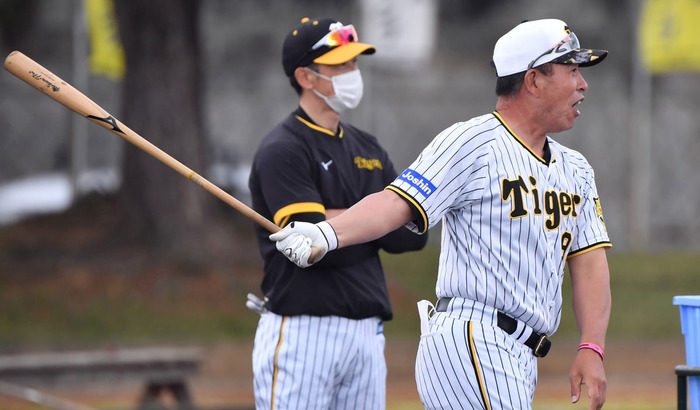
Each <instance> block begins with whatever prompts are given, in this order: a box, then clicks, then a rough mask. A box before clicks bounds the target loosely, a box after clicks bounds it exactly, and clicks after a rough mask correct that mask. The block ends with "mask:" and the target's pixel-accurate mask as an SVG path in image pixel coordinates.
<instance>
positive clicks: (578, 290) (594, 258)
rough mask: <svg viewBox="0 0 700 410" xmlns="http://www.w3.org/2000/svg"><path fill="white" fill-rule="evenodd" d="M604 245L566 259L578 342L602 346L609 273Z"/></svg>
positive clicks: (608, 297) (605, 330)
mask: <svg viewBox="0 0 700 410" xmlns="http://www.w3.org/2000/svg"><path fill="white" fill-rule="evenodd" d="M605 252H606V251H605V250H604V249H596V250H593V251H591V252H588V253H586V254H583V255H579V256H576V257H574V258H572V259H571V260H570V261H569V268H570V271H571V285H572V291H573V306H574V314H575V315H576V321H577V323H578V326H579V330H580V332H581V342H588V343H595V344H597V345H599V346H600V347H604V346H605V335H606V333H607V329H608V322H609V319H610V306H611V296H610V273H609V269H608V262H607V259H606V254H605Z"/></svg>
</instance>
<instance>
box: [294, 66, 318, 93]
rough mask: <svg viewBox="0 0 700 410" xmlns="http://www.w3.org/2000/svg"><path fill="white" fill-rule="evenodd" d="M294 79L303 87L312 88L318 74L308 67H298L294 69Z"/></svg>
mask: <svg viewBox="0 0 700 410" xmlns="http://www.w3.org/2000/svg"><path fill="white" fill-rule="evenodd" d="M294 79H296V80H297V84H299V86H300V87H301V88H303V89H309V90H310V89H312V88H314V84H315V83H316V76H315V75H313V74H312V73H310V72H309V70H308V69H307V68H306V67H297V68H296V69H295V70H294Z"/></svg>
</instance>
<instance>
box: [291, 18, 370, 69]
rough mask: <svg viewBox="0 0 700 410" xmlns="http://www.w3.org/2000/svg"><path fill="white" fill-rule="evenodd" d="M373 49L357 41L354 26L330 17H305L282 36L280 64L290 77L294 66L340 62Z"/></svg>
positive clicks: (368, 52)
mask: <svg viewBox="0 0 700 410" xmlns="http://www.w3.org/2000/svg"><path fill="white" fill-rule="evenodd" d="M374 52H375V48H374V46H372V45H370V44H365V43H360V42H358V41H357V32H356V31H355V27H354V26H352V25H343V23H341V22H339V21H337V20H333V19H330V18H314V19H310V18H308V17H304V18H303V19H301V23H299V24H298V25H297V26H296V27H294V28H293V29H292V30H291V31H290V32H289V34H287V37H286V38H285V39H284V44H283V45H282V67H283V68H284V73H285V74H286V75H287V77H292V75H293V74H294V70H295V69H296V68H297V67H305V66H307V65H309V64H311V63H318V64H328V65H335V64H343V63H345V62H347V61H350V60H352V59H353V58H355V57H357V56H358V55H360V54H374Z"/></svg>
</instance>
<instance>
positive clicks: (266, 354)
mask: <svg viewBox="0 0 700 410" xmlns="http://www.w3.org/2000/svg"><path fill="white" fill-rule="evenodd" d="M253 375H254V389H255V407H256V409H274V410H277V409H348V410H350V409H353V410H354V409H380V410H381V409H384V408H385V406H386V362H385V360H384V332H383V328H382V322H381V321H380V320H379V319H378V318H370V319H362V320H353V319H347V318H343V317H338V316H324V317H318V316H279V315H276V314H274V313H264V314H263V315H262V316H261V318H260V321H259V322H258V328H257V331H256V333H255V346H254V348H253Z"/></svg>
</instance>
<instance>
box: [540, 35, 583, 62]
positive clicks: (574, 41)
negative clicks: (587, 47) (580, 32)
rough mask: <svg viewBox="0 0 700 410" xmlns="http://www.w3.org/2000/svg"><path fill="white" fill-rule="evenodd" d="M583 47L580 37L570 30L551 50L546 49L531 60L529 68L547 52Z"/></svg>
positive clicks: (563, 51) (559, 51)
mask: <svg viewBox="0 0 700 410" xmlns="http://www.w3.org/2000/svg"><path fill="white" fill-rule="evenodd" d="M580 47H581V45H580V44H579V42H578V37H576V34H574V32H573V31H569V32H568V34H567V35H566V37H564V39H563V40H561V41H560V42H558V43H557V44H555V45H554V47H552V48H550V49H549V50H547V51H545V52H544V53H542V54H540V55H538V56H537V57H536V58H535V59H534V60H532V61H530V64H528V65H527V69H528V70H529V69H531V68H532V67H533V66H534V65H535V63H536V62H537V60H539V59H540V58H542V57H544V56H546V55H547V54H551V53H564V54H565V53H568V52H569V51H573V50H577V49H579V48H580Z"/></svg>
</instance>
